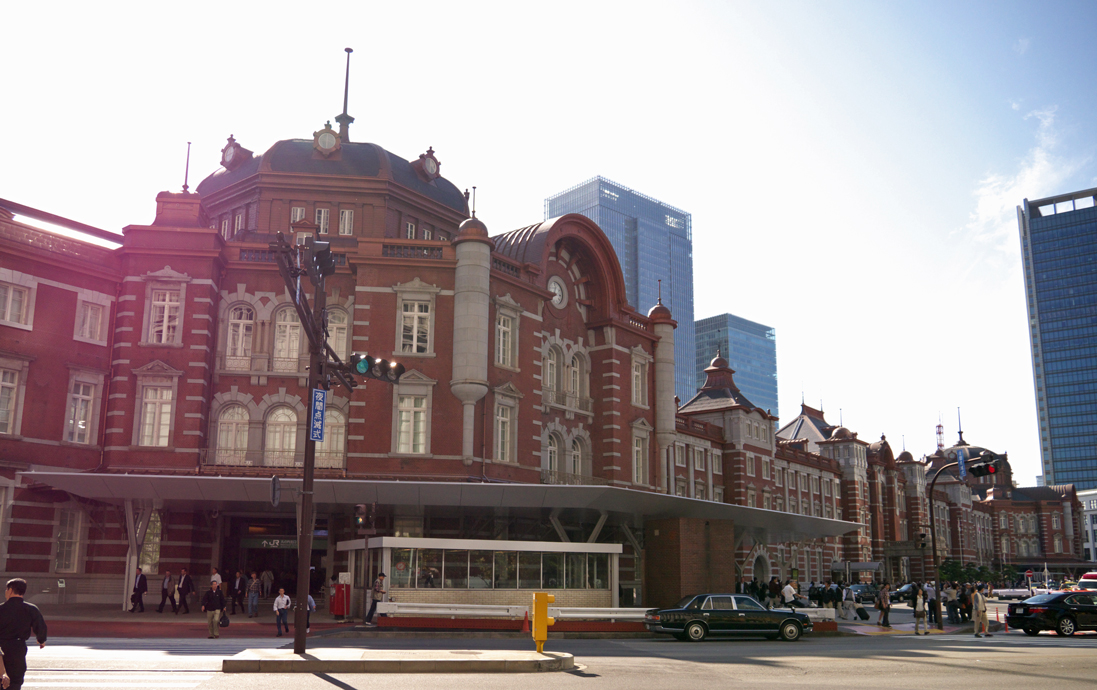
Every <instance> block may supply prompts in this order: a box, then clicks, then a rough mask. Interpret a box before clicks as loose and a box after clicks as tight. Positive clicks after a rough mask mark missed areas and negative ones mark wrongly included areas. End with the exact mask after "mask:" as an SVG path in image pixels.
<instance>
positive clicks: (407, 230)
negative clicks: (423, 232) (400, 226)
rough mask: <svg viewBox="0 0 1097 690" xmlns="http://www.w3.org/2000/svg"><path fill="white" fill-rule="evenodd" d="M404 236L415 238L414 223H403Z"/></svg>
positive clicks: (410, 238)
mask: <svg viewBox="0 0 1097 690" xmlns="http://www.w3.org/2000/svg"><path fill="white" fill-rule="evenodd" d="M404 237H406V238H408V239H409V240H414V239H415V223H404Z"/></svg>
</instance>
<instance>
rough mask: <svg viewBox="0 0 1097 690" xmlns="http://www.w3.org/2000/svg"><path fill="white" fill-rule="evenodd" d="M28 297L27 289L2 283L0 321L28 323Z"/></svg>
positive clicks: (0, 290) (0, 285)
mask: <svg viewBox="0 0 1097 690" xmlns="http://www.w3.org/2000/svg"><path fill="white" fill-rule="evenodd" d="M27 296H28V292H27V289H26V288H21V287H18V286H16V285H9V284H7V283H0V321H8V322H10V323H26V319H27V302H28V300H27Z"/></svg>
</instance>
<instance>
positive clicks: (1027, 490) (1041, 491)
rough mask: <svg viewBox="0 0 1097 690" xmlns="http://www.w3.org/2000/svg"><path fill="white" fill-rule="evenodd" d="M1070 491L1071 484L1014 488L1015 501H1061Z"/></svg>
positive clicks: (1013, 496)
mask: <svg viewBox="0 0 1097 690" xmlns="http://www.w3.org/2000/svg"><path fill="white" fill-rule="evenodd" d="M1069 491H1070V487H1069V486H1025V487H1021V488H1018V489H1014V490H1013V493H1012V494H1011V496H1012V498H1013V500H1014V501H1061V500H1063V495H1064V494H1066V493H1068V492H1069Z"/></svg>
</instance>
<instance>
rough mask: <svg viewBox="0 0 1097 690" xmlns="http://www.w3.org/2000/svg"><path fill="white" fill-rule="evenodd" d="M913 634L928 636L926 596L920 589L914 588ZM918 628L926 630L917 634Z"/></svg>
mask: <svg viewBox="0 0 1097 690" xmlns="http://www.w3.org/2000/svg"><path fill="white" fill-rule="evenodd" d="M913 608H914V634H915V635H928V634H929V625H928V624H927V623H926V595H925V592H923V591H922V588H921V587H917V586H916V587H914V606H913ZM918 626H921V627H923V628H925V629H926V631H925V632H924V633H920V632H918Z"/></svg>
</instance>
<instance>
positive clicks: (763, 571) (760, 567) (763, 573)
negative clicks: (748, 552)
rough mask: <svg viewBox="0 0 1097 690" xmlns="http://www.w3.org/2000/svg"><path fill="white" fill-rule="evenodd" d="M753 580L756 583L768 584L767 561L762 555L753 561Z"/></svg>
mask: <svg viewBox="0 0 1097 690" xmlns="http://www.w3.org/2000/svg"><path fill="white" fill-rule="evenodd" d="M754 579H755V580H757V581H758V582H769V560H768V559H767V558H766V557H765V556H763V555H762V554H758V556H757V557H756V558H755V559H754Z"/></svg>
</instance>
